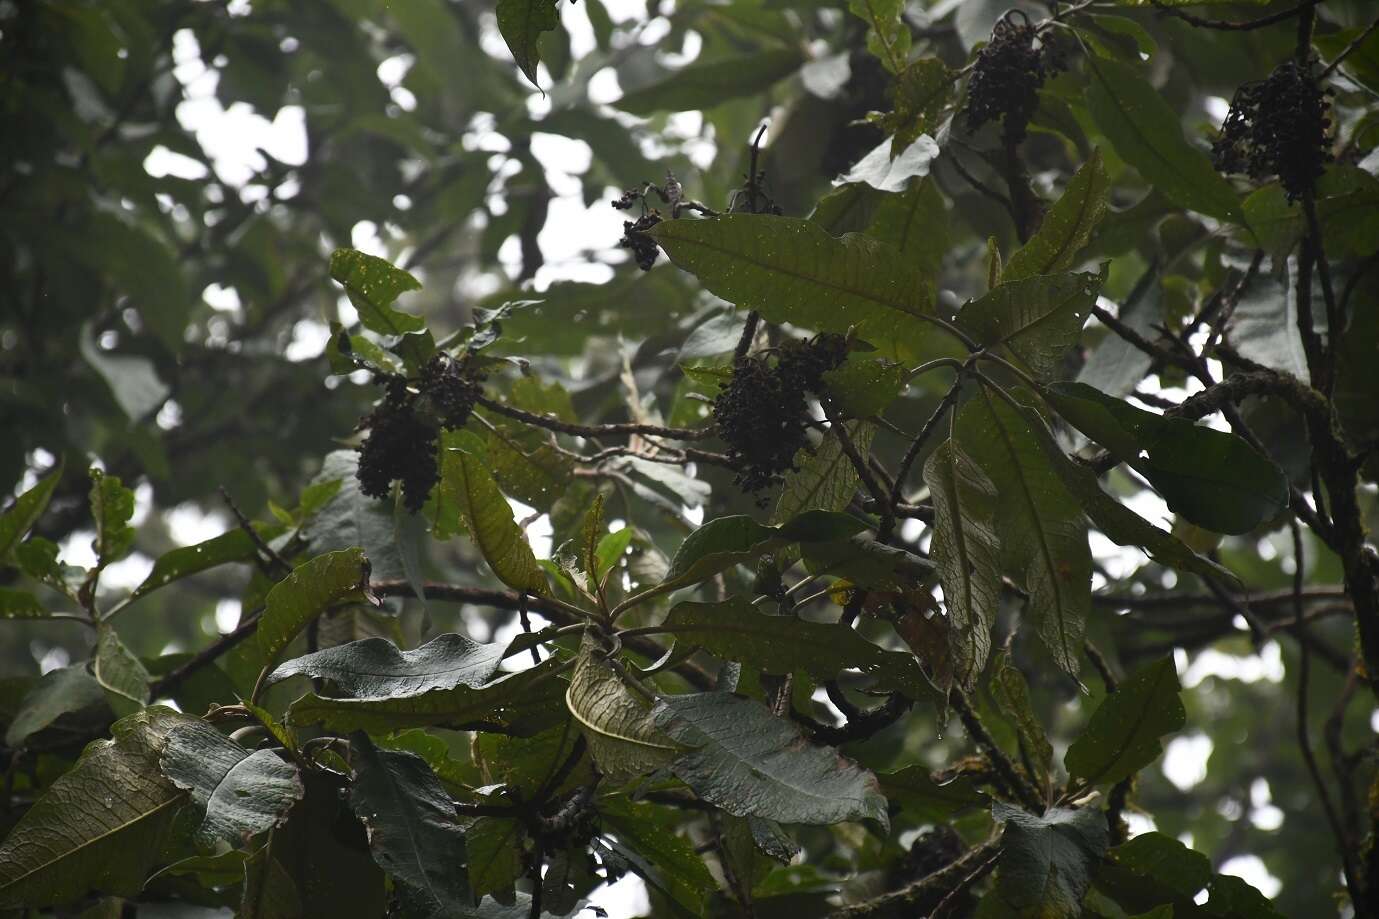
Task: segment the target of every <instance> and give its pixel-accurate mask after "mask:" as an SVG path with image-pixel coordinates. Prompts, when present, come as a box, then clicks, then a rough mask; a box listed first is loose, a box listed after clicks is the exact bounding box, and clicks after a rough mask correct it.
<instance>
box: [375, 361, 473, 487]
mask: <svg viewBox="0 0 1379 919" xmlns="http://www.w3.org/2000/svg"><path fill="white" fill-rule="evenodd" d="M481 379H482V377H480V376H477V375H474V374H471V373H467V372H466V368H465V366H464V363H463V362H461V361H456V360H454V359H452V358H451V357H450V356H449V355H447V354H437V355H436V356H435V357H433V358H431V360H430V361H428V362H427V363H426V366H424V367H423V368H422V370H421V374H420V375H419V376H418V378H417V379H416V380H415V381H411V380H408V379H407V378H406V377H402V376H380V377H378V378H377V381H378V382H381V383H383V384H384V386H385V387H386V388H385V390H384V394H383V399H382V400H381V401H379V403H378V404H377V405H375V406H374V408H373V411H371V412H369V414H367V415H365V416H364V417H363V418H362V419H360V422H359V427H360V428H367V429H368V431H369V436H368V437H366V438H365V439H364V442H363V443H362V444H361V445H360V447H359V469H358V471H357V473H356V475H357V477H358V479H359V490H360V491H362V492H363V493H364V494H366V495H368V496H369V497H371V498H386V497H387V496H388V495H389V493H390V492H391V491H392V487H393V482H394V481H401V482H402V498H403V502H404V503H405V504H406V505H407V509H408V510H410V511H413V512H416V511H418V510H420V509H421V506H422V505H423V504H425V503H426V496H427V495H429V494H430V493H431V489H432V488H433V487H434V486H435V484H436V481H437V480H438V479H439V478H440V473H439V471H438V469H437V467H436V440H437V439H438V438H439V436H440V431H441V429H442V428H446V429H450V430H453V429H456V428H462V427H464V425H465V422H467V421H468V420H469V415H470V412H472V411H473V409H474V403H475V402H477V401H478V398H479V394H480V393H481V392H482V387H481V386H480V380H481Z"/></svg>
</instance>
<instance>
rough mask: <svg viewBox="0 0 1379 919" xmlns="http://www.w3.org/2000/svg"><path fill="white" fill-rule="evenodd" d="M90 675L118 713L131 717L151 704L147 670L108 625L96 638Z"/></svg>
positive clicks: (102, 628)
mask: <svg viewBox="0 0 1379 919" xmlns="http://www.w3.org/2000/svg"><path fill="white" fill-rule="evenodd" d="M91 674H92V675H93V676H94V677H95V678H96V682H97V683H100V684H101V688H102V689H104V690H105V694H106V699H107V701H109V703H110V707H111V708H112V709H113V710H114V711H115V714H117V715H120V716H124V715H132V714H134V713H135V712H136V711H138V710H139V709H141V708H143V707H144V706H145V705H147V704H148V684H149V676H148V671H147V670H146V669H144V665H143V664H142V663H140V662H139V658H137V657H135V656H134V653H133V652H132V651H130V650H129V649H128V648H126V647H125V646H124V642H122V641H120V636H119V635H117V634H116V633H115V630H114V629H113V628H111V627H110V626H108V625H102V626H101V627H100V630H99V632H98V634H97V636H96V649H95V657H94V658H93V660H92V661H91Z"/></svg>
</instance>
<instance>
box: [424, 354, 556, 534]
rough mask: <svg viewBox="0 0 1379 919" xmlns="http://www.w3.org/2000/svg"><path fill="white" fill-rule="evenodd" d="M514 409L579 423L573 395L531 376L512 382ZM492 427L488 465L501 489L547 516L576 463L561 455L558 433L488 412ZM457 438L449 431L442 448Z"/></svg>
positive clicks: (509, 396) (487, 442)
mask: <svg viewBox="0 0 1379 919" xmlns="http://www.w3.org/2000/svg"><path fill="white" fill-rule="evenodd" d="M505 401H506V402H507V404H508V405H510V406H512V407H513V408H519V409H523V410H525V411H528V412H533V413H535V414H538V415H549V416H553V417H555V418H559V419H561V420H562V421H576V420H577V418H576V416H575V410H574V406H573V405H571V403H570V395H569V393H567V392H566V391H565V390H564V389H563V388H562V387H561V386H560V384H559V383H550V384H543V383H542V382H541V381H540V380H537V379H535V378H533V377H522V378H521V379H520V380H518V381H517V382H515V383H513V384H512V388H511V389H510V390H509V391H508V394H507V398H506V400H505ZM484 414H485V417H487V418H488V419H489V421H490V422H491V423H492V424H493V428H492V429H490V430H489V432H488V435H487V437H486V438H485V446H486V447H487V452H486V454H485V456H486V457H487V459H488V467H489V469H491V470H492V472H493V477H494V478H495V479H497V480H498V484H499V485H500V486H501V487H502V489H503V491H504V492H505V493H507V494H509V495H512V496H513V497H514V498H516V499H517V500H518V501H521V502H523V503H524V504H529V505H531V506H532V507H534V508H536V509H537V510H539V511H542V512H546V513H549V512H550V509H551V507H552V505H554V504H555V502H556V501H557V500H559V498H560V496H561V495H563V494H564V493H565V492H566V491H567V490H568V489H569V486H570V481H571V478H572V476H571V469H572V467H573V466H574V462H573V461H572V460H571V459H570V457H569V455H568V454H565V453H562V452H560V450H559V449H558V448H557V444H556V443H555V435H553V434H552V433H551V432H550V431H543V430H541V429H540V428H536V427H533V426H531V425H528V424H523V423H521V422H518V421H514V420H513V419H511V418H506V417H504V416H502V415H498V414H497V413H487V412H485V413H484ZM454 440H455V437H454V435H452V434H450V433H448V432H447V434H445V435H444V436H443V437H442V441H441V443H442V446H450V445H452V444H453V442H454Z"/></svg>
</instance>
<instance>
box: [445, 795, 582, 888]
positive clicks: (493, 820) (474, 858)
mask: <svg viewBox="0 0 1379 919" xmlns="http://www.w3.org/2000/svg"><path fill="white" fill-rule="evenodd" d="M601 816H602V814H600V817H601ZM523 835H524V833H523V830H522V824H521V823H519V822H518V821H516V820H514V819H512V818H511V817H480V818H479V819H478V820H475V821H474V822H473V823H471V824H470V825H469V826H468V828H467V829H466V830H465V834H464V840H465V848H466V849H467V850H468V851H467V853H466V854H467V856H468V859H469V886H470V889H471V890H472V891H473V893H474V896H476V897H482V896H483V895H484V894H489V893H503V892H504V891H508V890H511V889H512V882H513V881H515V880H517V879H518V878H519V877H521V876H522V837H523Z"/></svg>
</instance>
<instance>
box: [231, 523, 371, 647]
mask: <svg viewBox="0 0 1379 919" xmlns="http://www.w3.org/2000/svg"><path fill="white" fill-rule="evenodd" d="M368 586H369V560H368V559H366V558H365V557H364V553H363V552H362V551H361V550H359V549H342V550H340V551H338V552H327V553H326V554H325V555H318V556H316V557H315V558H313V559H311V560H310V561H308V562H304V563H302V564H301V565H298V566H297V568H296V570H295V571H293V572H292V573H291V574H289V575H288V576H287V577H286V578H284V579H283V580H281V581H279V582H278V583H277V584H275V585H274V586H273V589H272V590H270V591H269V592H268V597H267V599H265V600H264V610H263V617H262V618H261V619H259V627H258V639H259V648H260V650H261V651H262V652H263V656H264V659H265V660H269V661H271V660H273V659H275V658H276V657H277V656H278V654H280V653H281V652H282V649H283V648H286V647H287V645H288V644H289V643H290V642H291V641H292V639H293V638H295V637H296V635H297V633H298V632H300V631H301V630H302V629H304V628H306V626H307V623H309V622H310V621H311V620H312V619H315V618H316V617H317V616H319V615H321V614H322V613H324V612H325V611H326V610H327V609H329V608H330V607H332V606H335V605H337V604H339V603H343V602H347V601H351V600H353V601H362V600H363V599H364V596H365V592H366V591H367V589H368Z"/></svg>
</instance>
